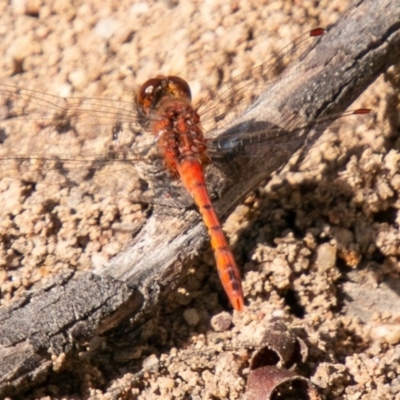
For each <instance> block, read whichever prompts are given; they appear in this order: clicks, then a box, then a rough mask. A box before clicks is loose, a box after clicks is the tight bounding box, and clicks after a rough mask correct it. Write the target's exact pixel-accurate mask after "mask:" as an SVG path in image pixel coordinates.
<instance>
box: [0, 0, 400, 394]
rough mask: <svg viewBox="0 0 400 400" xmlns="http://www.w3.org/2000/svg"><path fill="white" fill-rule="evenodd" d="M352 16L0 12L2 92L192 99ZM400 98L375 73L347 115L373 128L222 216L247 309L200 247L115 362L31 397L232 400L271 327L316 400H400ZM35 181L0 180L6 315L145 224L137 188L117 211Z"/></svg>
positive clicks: (353, 127) (315, 155) (331, 10)
mask: <svg viewBox="0 0 400 400" xmlns="http://www.w3.org/2000/svg"><path fill="white" fill-rule="evenodd" d="M347 3H348V2H346V1H343V0H342V1H339V0H338V1H330V2H328V1H320V2H312V1H296V0H293V1H269V2H268V1H260V0H259V1H257V0H253V1H227V2H222V1H221V2H218V1H206V2H200V1H199V2H196V1H166V0H165V1H160V2H150V1H149V2H145V1H141V2H139V1H125V0H121V1H118V2H117V1H113V0H106V1H102V2H99V1H95V0H87V1H85V2H82V3H81V2H78V1H76V2H73V4H68V5H67V2H63V1H59V0H55V1H48V2H46V3H45V4H44V3H42V2H40V1H39V0H31V1H29V0H26V1H23V0H16V1H13V3H12V5H7V4H4V3H2V4H1V5H0V13H1V14H0V15H1V21H2V24H1V27H0V37H2V40H1V42H0V49H1V54H3V57H1V59H0V83H1V84H8V85H15V86H18V87H23V88H29V89H33V90H39V91H42V92H46V93H49V94H52V95H56V96H63V97H65V96H85V97H96V98H108V99H111V100H115V101H120V100H123V101H131V100H132V97H133V92H134V90H135V89H137V87H138V85H140V84H141V83H142V82H143V81H145V80H146V79H148V78H149V77H152V76H154V75H157V74H160V73H162V74H171V73H172V74H177V75H180V76H182V77H184V78H185V79H187V80H188V81H189V83H190V86H191V87H192V90H193V94H194V98H195V99H200V98H201V97H202V96H203V95H204V94H206V93H208V91H209V90H213V89H215V88H216V87H217V86H218V85H219V84H220V82H221V80H222V81H225V80H227V79H229V77H231V76H235V75H237V74H239V73H240V72H242V71H244V70H245V69H247V68H249V67H251V66H254V65H256V64H258V63H260V62H262V61H263V60H265V59H266V58H267V57H268V56H270V55H271V54H273V53H274V52H277V51H279V49H280V48H282V47H283V46H284V45H285V44H287V43H289V42H290V41H291V40H293V39H294V38H296V37H297V36H299V35H300V34H301V33H304V32H306V31H307V30H309V29H311V28H314V27H316V26H325V27H327V26H329V25H330V24H332V23H334V22H335V21H336V20H337V19H338V18H339V16H340V14H341V12H343V10H344V9H345V7H346V5H347ZM398 84H399V75H398V73H396V71H394V70H393V71H392V72H391V73H390V74H387V75H386V79H383V77H381V78H380V79H379V80H378V81H377V82H375V83H374V84H373V85H372V86H371V87H370V88H369V89H368V91H367V92H366V93H364V94H363V95H362V97H361V98H360V99H359V100H358V101H357V104H356V105H354V106H353V107H352V108H354V107H361V106H363V107H370V108H373V109H374V110H375V112H376V114H375V115H376V116H374V117H373V118H366V119H359V120H357V121H356V120H354V119H353V120H352V121H345V122H344V123H342V124H341V125H338V126H337V127H336V130H335V128H334V129H333V130H332V133H331V134H330V133H328V134H327V135H326V136H324V137H323V138H322V139H321V140H320V142H319V143H318V144H317V145H316V146H315V147H314V148H313V149H312V151H311V152H310V154H309V156H308V157H307V159H306V160H305V161H304V162H303V163H302V164H301V166H300V168H299V169H298V170H296V171H295V172H291V171H289V169H288V168H286V169H284V170H283V171H281V172H280V174H278V175H275V176H273V177H272V178H271V181H270V182H269V183H268V184H267V185H266V186H265V187H263V188H260V189H259V190H258V191H257V192H256V193H254V194H252V195H251V196H249V198H248V199H247V200H246V202H245V203H244V204H243V205H241V206H239V207H238V209H237V210H236V212H235V213H234V214H233V215H232V216H231V217H230V218H229V219H228V221H227V223H226V225H225V228H226V231H227V233H228V235H229V237H230V240H231V243H232V245H233V247H234V250H235V254H236V255H237V256H238V261H239V263H240V265H241V266H242V273H243V279H244V290H245V295H246V301H247V303H248V309H247V311H246V312H245V313H242V314H237V313H233V314H232V313H231V314H227V313H225V312H224V308H223V307H222V306H221V304H220V301H219V300H220V299H222V298H223V293H222V289H221V287H220V285H219V282H218V277H217V275H216V273H215V272H214V261H213V258H212V253H211V251H210V250H209V249H208V247H207V248H205V250H204V253H203V254H201V255H200V257H199V258H198V259H196V260H195V261H194V263H193V268H192V269H191V271H190V273H189V275H188V277H187V279H185V281H184V283H183V284H182V287H181V288H180V291H181V293H182V296H181V297H180V301H179V302H178V303H177V304H169V305H168V306H165V307H163V308H162V309H161V310H160V313H159V315H158V316H157V317H154V319H153V320H150V321H149V322H148V323H147V324H146V325H145V326H143V328H142V330H141V331H140V332H139V333H137V335H136V336H135V337H132V338H131V341H127V339H126V338H124V339H123V340H124V342H122V343H120V344H119V343H116V344H115V346H117V347H119V349H121V348H125V349H126V357H125V358H124V359H121V358H118V359H115V358H113V356H112V354H111V355H110V357H111V358H110V363H109V364H107V365H104V363H102V362H97V363H96V360H92V362H91V363H82V364H80V365H79V367H78V368H81V369H78V370H76V371H75V372H74V373H71V372H69V373H65V374H62V373H60V376H58V377H57V376H55V377H53V378H52V381H51V382H46V384H45V385H43V386H42V387H40V388H37V390H36V391H35V392H34V393H31V394H30V398H93V399H103V398H104V399H111V398H138V399H153V398H162V399H188V398H191V399H217V398H218V399H239V398H243V394H244V390H245V386H246V379H247V375H248V373H249V367H248V360H249V358H250V357H251V354H252V348H254V347H257V345H258V343H257V339H256V338H257V337H260V335H261V336H262V332H264V330H265V329H266V327H267V326H268V324H269V321H270V319H271V318H272V317H273V318H275V319H276V318H277V319H280V320H282V321H284V322H285V324H286V325H287V326H288V327H290V328H291V329H293V330H294V331H295V332H296V333H297V334H298V335H299V336H300V337H301V338H302V339H303V340H304V341H305V343H306V344H307V346H308V352H309V355H308V359H307V361H306V363H305V364H304V365H303V367H302V369H301V371H300V372H302V373H303V374H305V376H307V377H308V378H309V379H310V380H311V382H313V383H314V384H315V385H316V387H317V389H318V391H319V393H320V394H321V396H322V397H323V398H326V399H346V400H356V399H400V379H399V372H400V370H399V366H398V364H399V358H400V347H399V342H400V325H399V315H400V314H399V311H398V310H399V309H400V301H399V292H400V286H399V272H400V264H399V255H400V252H399V241H400V236H399V232H398V227H399V223H400V217H399V214H398V208H399V201H398V196H397V191H398V190H399V189H400V174H399V171H398V168H399V167H398V165H399V160H400V154H399V153H398V148H399V143H398V141H397V138H396V136H395V135H396V128H397V127H398V123H399V121H398V120H397V119H396V118H395V117H394V115H395V114H396V111H398V101H399V99H398V95H397V89H398ZM115 104H117V103H115ZM335 137H336V139H335ZM337 137H339V140H338V139H337ZM2 177H3V175H2ZM103 177H104V176H101V177H100V178H103ZM44 179H45V182H44V183H43V184H38V185H36V187H35V188H34V189H32V187H31V186H29V185H26V183H23V182H19V181H15V180H10V179H7V178H5V179H3V180H2V181H1V183H0V190H1V194H0V196H1V197H0V204H1V207H0V208H1V219H0V237H1V248H0V264H1V266H0V283H1V299H0V300H1V303H2V304H7V303H8V302H9V301H10V300H11V299H13V298H16V297H18V296H19V295H20V294H21V293H23V292H24V291H25V290H28V289H29V290H31V289H34V288H35V287H36V285H37V284H38V283H40V282H43V279H45V278H47V277H49V276H53V275H54V274H56V273H58V272H59V271H61V270H63V269H65V268H74V269H81V270H88V269H90V268H92V266H93V265H95V266H96V265H99V264H101V263H103V262H105V261H107V260H108V259H110V258H111V257H113V256H114V255H115V254H117V253H118V252H119V251H121V250H122V249H123V248H124V247H125V246H126V245H127V243H128V242H129V239H130V238H131V237H132V234H133V233H132V229H133V228H134V226H135V224H136V223H138V221H141V220H142V219H143V218H145V216H146V212H147V210H146V209H144V208H143V205H141V204H140V203H135V202H134V201H133V200H134V199H135V195H137V190H138V187H137V186H135V185H136V183H132V187H131V188H130V193H131V194H132V193H133V195H132V197H131V198H129V199H128V198H125V197H122V198H121V197H119V198H118V197H115V196H114V197H113V196H109V195H108V193H106V192H104V193H97V192H90V190H95V189H93V188H83V189H82V188H80V190H77V189H69V188H67V189H62V187H61V184H59V183H54V182H53V183H52V184H49V182H48V181H49V179H51V178H49V177H45V178H44ZM46 179H47V181H46ZM121 226H122V227H125V228H126V229H116V228H118V227H119V228H120V227H121ZM127 227H128V228H127ZM193 293H195V295H191V294H193ZM225 304H226V303H225ZM116 340H117V339H116ZM83 365H84V366H83ZM56 375H57V374H56Z"/></svg>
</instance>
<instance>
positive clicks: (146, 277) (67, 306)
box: [0, 0, 400, 397]
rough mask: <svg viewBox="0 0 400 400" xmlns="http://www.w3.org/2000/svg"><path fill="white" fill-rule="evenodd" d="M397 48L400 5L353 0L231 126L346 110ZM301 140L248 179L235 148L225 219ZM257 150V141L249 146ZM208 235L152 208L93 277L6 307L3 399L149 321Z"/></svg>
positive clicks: (279, 150)
mask: <svg viewBox="0 0 400 400" xmlns="http://www.w3.org/2000/svg"><path fill="white" fill-rule="evenodd" d="M399 54H400V3H399V2H398V1H397V0H381V1H379V2H377V1H375V0H359V1H354V2H353V3H352V5H351V6H350V8H349V9H348V11H347V12H346V13H345V15H343V17H342V18H341V20H340V21H339V22H338V23H337V24H336V25H335V26H334V27H332V28H331V29H330V30H329V31H328V33H327V34H326V35H324V36H323V37H322V38H321V39H320V40H319V42H318V44H317V45H316V46H315V48H314V49H313V50H312V51H311V52H310V53H309V54H308V55H307V56H306V57H304V58H303V59H302V60H301V61H299V63H298V64H296V65H294V66H293V68H292V69H291V70H290V71H289V72H288V73H286V74H285V75H284V76H283V77H282V79H280V80H278V81H277V82H276V83H275V84H274V85H273V86H271V87H269V88H268V90H267V91H266V93H265V94H263V97H262V101H261V102H259V104H258V105H257V106H255V107H253V108H252V109H251V110H250V111H249V112H248V113H246V114H245V115H244V116H243V117H242V118H241V119H240V120H237V121H234V124H235V125H237V127H241V126H243V124H246V123H249V121H250V122H251V123H252V124H254V123H263V122H264V123H265V122H266V121H268V122H272V123H274V124H276V125H281V124H283V123H284V121H285V120H286V119H288V118H290V116H291V115H294V114H297V115H300V116H301V117H302V118H303V120H304V121H305V123H306V122H307V121H310V120H312V119H315V118H316V117H318V116H322V115H324V114H328V113H333V112H341V111H343V110H345V109H346V107H347V106H348V105H349V104H351V103H352V102H353V101H354V100H355V99H356V98H357V97H358V96H359V95H360V93H362V92H363V91H364V90H365V89H366V87H367V86H368V85H369V84H370V83H372V82H373V81H374V80H375V79H376V78H377V77H378V76H379V75H380V74H381V73H382V72H384V71H385V70H386V69H387V68H388V67H389V66H390V65H391V64H393V63H394V62H396V61H397V59H398V57H399ZM289 89H290V90H289ZM278 94H279V95H278ZM303 133H304V132H303ZM305 139H306V136H305V135H304V134H302V133H301V132H300V131H299V137H298V138H293V137H292V138H291V140H290V141H288V140H287V138H285V137H282V140H276V141H270V142H268V146H265V147H264V151H265V158H261V157H259V158H257V157H255V158H253V159H252V161H251V163H252V164H251V169H252V172H253V174H252V177H251V179H241V178H242V177H241V176H240V174H246V168H248V167H249V165H246V168H244V167H243V164H241V160H240V159H238V158H237V157H238V156H237V155H235V154H232V159H233V162H235V163H237V165H238V166H239V167H238V168H237V169H235V173H237V174H239V175H236V176H235V179H234V180H233V179H232V180H230V179H229V178H230V177H229V176H225V178H226V179H227V181H229V182H230V183H229V184H228V186H226V188H225V189H226V190H225V193H224V194H223V196H222V197H221V198H220V199H219V201H218V202H217V210H218V212H219V214H220V215H221V217H224V216H226V215H228V214H229V212H230V211H231V210H232V209H233V208H234V207H235V206H236V205H238V204H239V202H240V200H241V199H243V197H244V196H245V195H246V194H247V193H248V192H249V191H251V190H252V189H255V188H256V187H257V185H259V184H260V182H261V181H262V180H265V179H266V178H267V177H268V176H269V175H270V174H271V173H272V172H273V171H274V170H275V169H277V168H279V167H280V166H281V165H282V164H285V163H286V162H287V161H288V160H289V158H290V157H291V155H292V154H293V153H294V152H296V151H297V150H298V149H299V148H301V147H302V145H303V144H304V142H305ZM253 150H254V149H252V148H251V145H249V146H248V147H247V148H246V151H249V152H251V151H253ZM266 159H268V162H266V161H265V160H266ZM240 165H242V167H240ZM237 182H239V183H237ZM205 239H206V234H205V229H204V228H203V225H202V224H201V222H200V218H199V217H198V215H197V213H196V212H195V211H191V212H187V211H186V212H185V214H184V216H183V215H181V216H180V218H177V216H168V215H167V214H165V213H164V214H161V213H157V212H155V213H154V214H153V215H152V216H151V217H150V218H149V219H148V221H147V223H146V224H145V225H144V226H143V228H142V230H141V231H140V233H139V234H138V236H137V237H136V239H135V241H134V243H133V245H132V246H131V247H130V248H129V249H127V250H126V251H125V252H124V253H122V254H120V255H119V256H117V257H115V258H114V259H113V260H112V261H111V262H110V263H109V264H107V265H105V266H104V267H102V268H101V269H99V270H97V271H95V273H96V275H93V274H90V273H85V274H76V275H74V274H71V275H69V276H63V277H59V278H58V279H57V280H56V281H55V282H54V285H52V286H49V287H48V288H46V289H43V290H42V292H41V293H39V294H35V295H33V294H29V295H27V296H26V298H25V299H23V300H21V301H19V302H18V303H17V304H14V305H13V306H12V307H10V308H7V309H6V308H3V309H0V321H1V322H0V371H1V373H0V397H2V396H5V395H6V394H13V393H18V392H19V393H20V392H21V391H23V390H26V389H27V388H29V387H30V386H31V385H33V384H35V383H38V382H40V381H41V380H43V379H45V377H46V374H47V373H48V372H49V371H50V370H51V369H52V368H53V361H54V356H58V355H60V354H61V353H65V354H66V356H67V357H68V356H71V354H73V353H74V352H76V351H77V348H79V345H80V344H82V343H84V342H86V341H88V340H90V339H91V338H93V337H95V336H96V335H100V334H106V333H107V331H109V330H110V329H111V328H114V327H116V326H118V324H119V323H120V322H121V321H123V320H124V319H126V318H127V316H130V317H131V318H133V324H135V323H139V321H140V320H143V318H145V315H146V314H148V313H151V312H152V311H153V310H154V309H155V307H157V305H158V304H159V302H160V299H162V298H163V293H164V290H165V288H166V287H167V286H169V287H170V288H171V287H172V288H173V287H174V284H176V281H177V277H178V276H179V274H180V272H181V268H182V261H183V260H185V259H187V258H188V257H189V256H191V255H193V254H194V253H196V252H197V251H198V249H199V248H200V247H201V246H202V244H203V242H204V240H205ZM52 356H53V358H52Z"/></svg>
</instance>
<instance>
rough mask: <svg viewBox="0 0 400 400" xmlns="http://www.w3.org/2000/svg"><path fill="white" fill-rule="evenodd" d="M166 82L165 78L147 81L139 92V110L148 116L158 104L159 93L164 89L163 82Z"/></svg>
mask: <svg viewBox="0 0 400 400" xmlns="http://www.w3.org/2000/svg"><path fill="white" fill-rule="evenodd" d="M163 80H165V77H161V76H160V77H157V78H153V79H149V80H147V81H146V82H145V83H143V85H142V86H141V87H140V89H139V92H138V94H137V99H136V102H137V105H138V107H139V109H140V110H141V111H142V112H143V113H144V114H146V115H147V114H148V113H149V111H150V109H152V108H154V104H155V102H156V97H157V93H158V92H159V91H160V89H161V88H162V82H163Z"/></svg>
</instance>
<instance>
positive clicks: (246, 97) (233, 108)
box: [198, 28, 324, 132]
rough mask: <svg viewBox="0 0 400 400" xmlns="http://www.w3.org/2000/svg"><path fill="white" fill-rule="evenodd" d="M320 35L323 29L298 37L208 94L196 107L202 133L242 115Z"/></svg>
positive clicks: (218, 127) (215, 128) (305, 52)
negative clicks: (263, 60) (265, 59)
mask: <svg viewBox="0 0 400 400" xmlns="http://www.w3.org/2000/svg"><path fill="white" fill-rule="evenodd" d="M323 33H324V29H322V28H316V29H313V30H311V31H309V32H307V33H305V34H303V35H301V36H300V37H298V38H297V39H295V40H294V41H293V42H291V43H290V44H289V45H287V46H286V47H284V48H283V49H282V50H281V51H280V52H279V53H278V54H277V55H273V56H271V57H270V58H269V59H268V60H267V61H266V62H265V63H263V64H261V65H258V66H256V67H254V68H250V69H249V70H247V71H246V72H244V73H242V74H240V75H238V76H236V77H234V78H232V79H231V80H229V81H228V82H226V83H224V84H223V85H222V86H221V88H220V89H219V90H218V91H216V92H215V93H210V94H209V95H208V96H207V97H206V98H205V99H203V100H202V101H201V102H200V104H199V105H198V110H199V113H200V115H201V121H202V126H203V128H204V130H205V131H206V132H208V131H211V130H219V129H221V128H222V127H224V126H225V125H227V124H228V123H229V122H231V121H232V120H233V119H234V118H235V117H237V116H239V115H240V114H242V113H243V111H244V110H245V109H246V107H247V106H248V105H249V104H251V103H253V102H254V101H256V100H257V99H258V98H259V96H260V95H261V94H262V93H263V92H264V91H265V90H266V89H267V88H268V86H270V85H272V84H274V83H276V81H277V80H279V79H280V77H279V76H278V75H279V74H280V73H281V72H282V70H283V69H284V68H286V66H287V65H288V64H289V63H290V62H292V61H293V60H299V59H300V58H301V56H302V55H305V54H307V50H308V49H309V48H310V46H311V45H313V44H314V45H315V44H316V42H317V40H318V38H319V37H320V36H321V35H322V34H323Z"/></svg>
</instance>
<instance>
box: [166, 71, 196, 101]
mask: <svg viewBox="0 0 400 400" xmlns="http://www.w3.org/2000/svg"><path fill="white" fill-rule="evenodd" d="M167 79H168V83H169V84H168V87H169V88H170V89H169V90H170V91H171V92H172V93H173V95H174V97H177V98H184V99H186V100H188V101H189V102H190V101H191V100H192V92H191V91H190V87H189V85H188V83H187V82H186V81H185V80H184V79H182V78H179V76H173V75H171V76H168V77H167Z"/></svg>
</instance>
